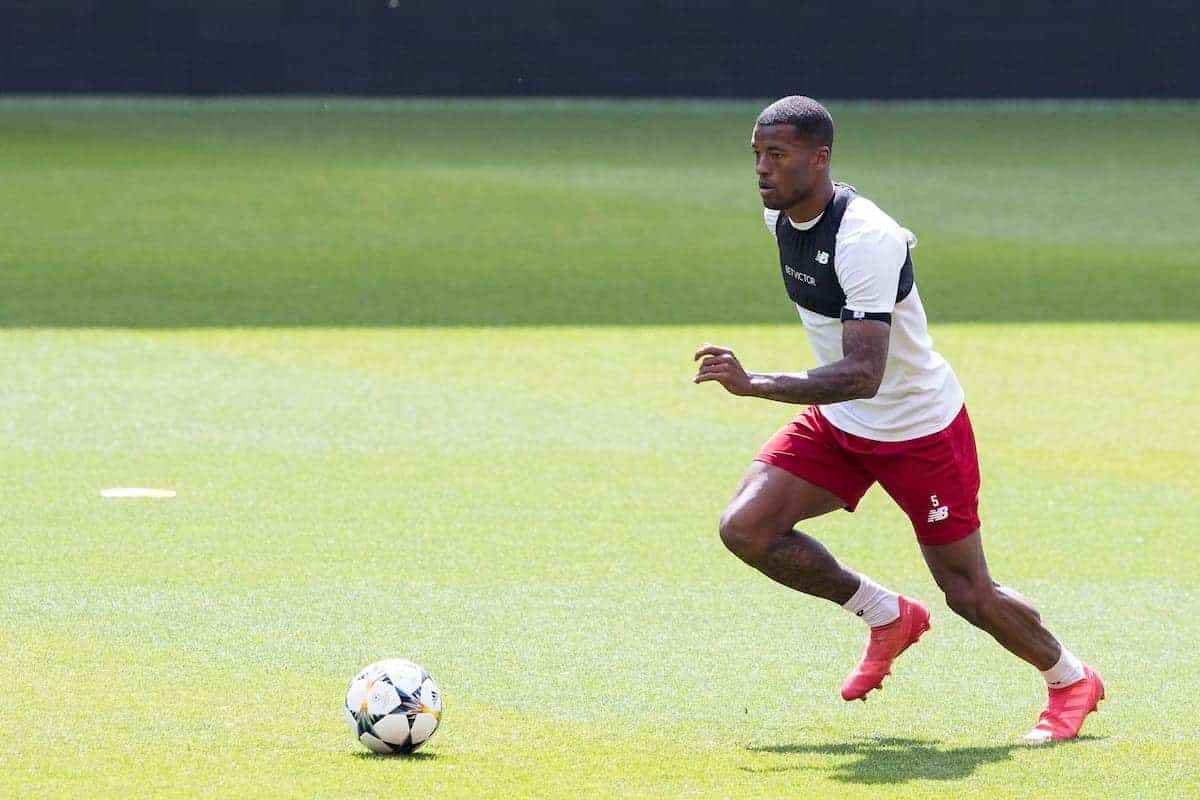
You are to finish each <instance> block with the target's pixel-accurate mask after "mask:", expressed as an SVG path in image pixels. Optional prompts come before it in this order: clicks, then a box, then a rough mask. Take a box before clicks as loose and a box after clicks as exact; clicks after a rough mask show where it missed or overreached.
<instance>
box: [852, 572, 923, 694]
mask: <svg viewBox="0 0 1200 800" xmlns="http://www.w3.org/2000/svg"><path fill="white" fill-rule="evenodd" d="M927 630H929V609H927V608H925V606H923V605H921V604H920V603H919V602H917V601H916V600H909V599H908V598H907V597H904V596H903V595H901V597H900V618H899V619H897V620H895V621H894V622H889V623H888V624H887V625H879V626H877V627H874V628H871V636H870V638H868V639H867V649H866V651H865V652H863V656H862V660H860V661H859V662H858V666H856V667H855V668H854V669H852V670H851V671H850V674H849V675H847V676H846V682H845V683H843V684H842V699H843V700H866V699H867V692H869V691H871V690H872V689H878V688H880V687H881V686H882V685H883V679H884V678H885V677H887V676H888V675H890V674H891V672H892V662H893V661H895V660H896V657H897V656H899V655H900V654H901V653H903V652H904V651H905V650H907V649H908V648H909V646H910V645H912V644H914V643H915V642H916V641H917V640H918V639H920V638H921V634H923V633H925V631H927Z"/></svg>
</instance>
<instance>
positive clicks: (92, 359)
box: [0, 99, 1200, 799]
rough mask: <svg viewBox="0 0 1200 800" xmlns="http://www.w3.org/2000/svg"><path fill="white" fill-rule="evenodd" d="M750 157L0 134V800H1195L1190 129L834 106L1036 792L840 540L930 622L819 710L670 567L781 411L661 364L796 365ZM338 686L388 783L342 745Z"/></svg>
mask: <svg viewBox="0 0 1200 800" xmlns="http://www.w3.org/2000/svg"><path fill="white" fill-rule="evenodd" d="M758 107H759V105H758V104H755V103H684V102H675V103H672V102H668V103H651V102H636V103H603V102H594V103H583V102H517V101H511V102H494V103H487V102H437V101H408V102H384V101H378V102H366V101H364V102H348V101H328V102H322V101H319V100H314V101H273V102H262V103H255V102H210V103H199V104H197V103H186V102H178V101H157V102H148V101H131V100H112V101H42V100H36V99H27V100H20V99H10V100H4V101H0V209H3V210H2V211H0V364H3V367H4V369H3V378H4V388H3V390H0V429H2V430H3V436H2V437H0V469H2V470H3V475H4V497H5V502H4V505H3V508H2V509H0V553H3V561H2V563H0V685H2V686H3V695H2V697H0V729H2V730H3V736H0V796H3V797H112V798H127V797H133V796H146V797H151V796H152V797H159V798H170V797H195V796H208V797H236V798H250V797H297V798H310V797H321V798H347V797H361V798H380V797H437V798H453V797H462V798H479V797H496V798H517V797H546V798H562V797H594V798H623V797H646V798H668V797H714V798H724V797H753V798H768V797H779V798H796V797H810V798H878V797H886V798H906V799H907V798H943V797H957V798H996V797H1005V798H1073V797H1079V798H1097V797H1104V798H1166V797H1170V798H1174V797H1196V796H1200V766H1198V762H1200V757H1198V755H1197V754H1198V752H1200V737H1198V735H1197V732H1196V718H1197V715H1198V713H1200V702H1198V701H1197V699H1196V698H1197V696H1200V677H1198V675H1197V668H1198V667H1200V660H1198V658H1200V657H1198V656H1197V653H1200V633H1198V632H1197V631H1198V627H1197V620H1198V619H1200V594H1197V590H1196V584H1197V577H1198V576H1200V558H1198V554H1197V550H1198V548H1197V545H1196V542H1197V535H1198V533H1197V532H1198V530H1200V502H1198V500H1200V497H1198V493H1197V486H1198V483H1200V481H1198V479H1197V467H1196V464H1197V462H1198V461H1200V433H1198V432H1200V401H1198V398H1200V357H1198V356H1197V353H1198V352H1200V226H1198V225H1197V220H1198V219H1200V171H1198V167H1197V165H1198V164H1200V138H1198V137H1197V136H1196V131H1197V130H1200V105H1197V104H1189V103H1164V104H1138V103H1130V104H1098V105H1088V104H1070V103H1066V104H1050V103H1030V104H1013V103H1007V104H1005V103H1001V104H943V105H938V104H920V103H915V104H854V103H841V104H838V103H835V104H832V110H833V112H834V115H835V117H836V119H837V120H838V123H839V134H838V141H837V145H836V148H835V152H834V163H835V167H836V170H835V173H836V175H837V177H839V178H840V179H842V180H848V181H850V182H852V183H854V184H856V185H857V186H858V187H859V189H860V190H861V191H863V192H864V193H866V194H867V195H868V196H871V197H872V198H874V199H876V200H877V201H878V202H879V203H880V204H881V205H882V206H883V207H884V208H885V209H886V210H888V211H889V212H890V213H892V214H893V215H894V216H895V217H897V218H898V219H899V220H901V221H902V222H903V223H905V224H906V225H908V226H909V227H911V228H912V229H913V230H915V231H916V232H917V234H918V236H920V238H921V244H920V246H919V247H918V249H917V250H916V252H915V254H914V257H915V264H916V276H917V281H918V285H919V286H920V289H921V293H922V296H923V298H924V299H925V303H926V307H927V310H928V312H929V315H930V318H931V323H932V332H933V336H934V340H935V343H936V346H937V347H938V349H939V350H941V351H942V352H943V353H944V354H945V355H947V356H948V357H949V358H950V359H951V361H952V363H953V364H954V365H955V368H956V369H957V371H958V373H959V376H960V378H961V379H962V381H963V383H964V385H965V387H966V391H967V395H968V403H969V405H970V408H971V412H972V417H973V420H974V422H975V426H976V434H977V436H978V439H979V447H980V455H981V461H982V467H983V478H984V483H983V492H982V515H983V519H984V536H985V542H986V543H987V546H988V548H989V556H990V562H991V566H992V569H993V572H994V573H995V575H996V576H997V577H998V578H999V579H1000V580H1003V581H1004V582H1006V583H1009V584H1011V585H1013V586H1014V587H1016V588H1018V589H1019V590H1021V591H1022V592H1023V593H1025V594H1026V595H1028V596H1029V597H1030V598H1031V599H1033V600H1034V601H1035V602H1036V603H1037V604H1038V605H1039V606H1040V608H1041V610H1042V612H1043V615H1044V616H1045V617H1046V619H1047V620H1048V622H1049V624H1050V625H1051V627H1052V628H1053V629H1054V630H1055V631H1056V632H1057V633H1058V634H1059V635H1060V636H1061V637H1062V638H1063V639H1064V640H1065V641H1066V643H1067V644H1068V645H1069V646H1070V647H1071V648H1072V649H1073V650H1075V652H1077V653H1079V654H1080V655H1081V656H1083V657H1084V658H1086V659H1087V660H1089V661H1091V662H1092V663H1093V664H1094V665H1095V666H1096V667H1097V668H1098V669H1099V670H1100V671H1101V673H1102V674H1103V675H1104V677H1105V679H1106V682H1107V684H1108V689H1109V700H1108V701H1107V702H1106V703H1105V704H1104V705H1103V706H1102V707H1101V713H1100V714H1099V715H1097V716H1094V717H1092V718H1091V720H1090V721H1089V723H1088V724H1087V726H1086V727H1085V729H1084V730H1085V734H1086V736H1085V737H1084V738H1083V739H1082V740H1081V741H1078V742H1075V743H1071V744H1068V745H1062V746H1056V747H1050V748H1043V749H1027V748H1024V747H1022V746H1021V745H1019V744H1018V738H1019V736H1020V734H1021V733H1023V732H1024V730H1026V729H1027V728H1028V726H1029V725H1031V724H1032V722H1033V721H1034V718H1035V716H1036V714H1037V711H1038V710H1039V708H1040V705H1041V702H1042V699H1043V688H1042V686H1041V681H1040V678H1039V676H1038V675H1037V673H1036V672H1034V671H1033V670H1032V669H1031V668H1029V667H1027V666H1025V665H1023V664H1021V663H1019V662H1017V661H1016V660H1015V659H1013V658H1012V657H1010V656H1008V655H1007V654H1006V653H1004V652H1003V651H1002V650H1001V649H1000V648H999V647H998V646H996V645H995V644H994V643H993V642H992V641H991V640H990V639H989V638H988V637H986V636H985V635H984V634H982V633H980V632H978V631H976V630H974V629H973V628H971V627H970V626H969V625H967V624H966V623H964V622H962V621H960V620H958V619H957V618H955V617H954V616H953V615H952V614H951V613H950V612H949V611H948V610H947V609H945V607H944V606H943V605H942V604H941V602H940V598H939V597H938V596H937V592H936V589H935V587H934V586H933V583H932V581H931V579H930V578H929V576H928V575H927V573H926V572H925V569H924V567H923V565H922V563H921V559H920V556H919V553H918V551H917V549H916V546H915V544H914V542H913V538H912V534H911V532H910V530H909V528H908V526H907V523H906V521H905V519H904V518H903V517H902V515H901V514H900V512H899V511H898V510H897V509H895V508H894V507H893V506H892V505H891V504H890V502H889V501H888V500H887V498H886V496H885V495H883V494H882V493H881V492H879V491H878V490H873V491H872V492H871V494H869V495H868V497H867V499H866V500H865V501H864V504H863V506H862V507H861V508H860V510H859V512H857V513H855V514H853V515H850V514H837V515H832V516H829V517H827V518H822V519H819V520H815V521H812V522H811V523H810V524H808V525H807V526H806V529H807V530H810V531H811V532H812V533H814V534H815V535H817V536H818V537H820V538H822V539H823V540H824V541H826V542H827V543H828V544H829V545H830V547H831V548H832V549H833V550H834V552H835V553H836V554H837V555H838V556H839V557H840V558H842V559H843V560H845V561H846V562H848V563H849V564H851V565H852V566H855V567H857V568H858V569H861V570H862V571H864V572H865V573H867V574H869V575H871V576H873V577H874V578H876V579H877V580H879V581H881V582H885V583H887V584H889V585H891V586H893V587H896V588H897V589H899V590H901V591H904V592H906V593H910V594H913V595H916V596H918V597H922V598H924V599H926V600H927V601H930V603H931V604H932V606H933V608H934V619H933V630H932V631H931V633H930V635H928V636H926V637H925V638H924V639H923V640H922V642H921V644H920V645H919V646H917V647H915V648H914V649H913V650H912V651H910V653H909V654H907V655H905V656H904V657H903V658H902V660H901V661H900V662H898V668H897V670H896V674H895V675H893V676H892V677H891V678H889V679H888V682H887V684H886V688H885V690H884V691H883V692H882V693H880V694H878V695H873V696H872V698H871V700H870V701H869V702H867V703H865V704H863V703H856V704H847V703H844V702H843V701H842V700H841V699H840V698H839V697H838V687H839V685H840V681H841V679H842V677H843V676H844V674H845V672H846V670H847V669H848V668H849V667H850V666H851V665H852V663H853V662H854V660H855V659H856V658H857V656H858V654H859V652H860V650H861V647H862V643H863V639H864V636H865V630H864V627H863V626H862V625H861V624H860V623H859V622H857V621H856V620H853V619H851V618H849V617H848V615H846V614H844V613H843V612H841V611H840V610H838V609H836V608H833V607H831V606H828V605H826V604H823V603H821V602H820V601H816V600H813V599H809V598H805V597H801V596H799V595H795V594H792V593H789V592H788V591H786V590H784V589H782V588H780V587H777V586H775V585H773V584H772V583H770V582H769V581H768V580H767V579H765V578H763V577H761V576H759V575H758V574H757V573H754V572H753V571H751V570H750V569H749V568H747V567H744V566H743V565H741V564H740V563H739V562H737V561H736V560H735V559H734V558H733V557H732V556H730V555H729V554H727V553H726V552H725V551H724V550H723V548H722V546H721V544H720V542H719V541H718V539H717V536H716V520H717V516H718V514H719V513H720V511H721V509H722V507H723V505H724V503H725V502H726V500H727V499H728V497H729V495H730V493H731V492H732V490H733V488H734V486H735V485H736V482H737V480H738V478H739V477H740V475H741V472H742V471H743V469H744V468H745V466H746V464H747V462H748V460H749V459H750V458H751V456H752V455H753V453H754V452H755V450H756V448H757V447H758V445H759V444H760V443H761V442H762V441H763V440H764V439H765V438H766V437H767V436H768V435H770V434H771V433H772V432H773V431H774V430H775V429H776V428H777V427H778V426H779V425H780V424H782V423H783V422H784V421H786V420H787V419H788V418H789V417H790V415H791V414H792V413H794V412H795V411H796V409H793V408H788V407H785V406H781V405H776V404H772V403H768V402H765V401H752V400H739V399H736V398H733V397H730V396H728V395H726V394H724V393H723V392H721V391H720V390H719V389H718V388H716V387H714V386H693V385H691V383H690V382H689V379H690V376H691V374H692V370H693V367H692V364H691V362H690V354H691V352H692V350H693V349H694V348H695V347H696V346H697V345H699V344H700V343H701V342H703V341H705V340H710V341H714V342H719V343H723V344H727V345H731V346H733V347H735V348H737V349H738V351H739V353H740V354H741V355H742V357H743V360H744V361H745V363H746V364H747V365H748V366H749V367H750V368H752V369H754V368H758V369H764V370H767V369H773V370H783V369H803V368H806V367H808V366H810V365H811V355H810V352H809V349H808V346H807V344H806V342H805V340H804V336H803V332H802V330H801V328H800V325H799V322H798V320H797V319H796V318H795V312H794V310H793V309H792V308H791V307H790V306H789V305H788V303H787V301H786V298H785V296H784V293H783V290H782V285H781V282H780V279H779V274H778V265H777V262H776V260H775V259H776V256H775V254H774V248H773V244H772V242H771V239H770V237H769V235H768V234H767V233H766V231H765V230H764V229H763V226H762V222H761V216H760V210H759V206H758V199H757V195H756V192H755V190H754V177H753V173H752V161H751V157H750V153H749V134H750V126H751V122H752V120H753V117H754V114H755V113H756V111H757V109H758ZM113 486H152V487H164V488H172V489H175V490H177V491H178V496H177V497H175V498H173V499H169V500H108V499H102V498H101V497H100V496H99V490H100V489H102V488H105V487H113ZM387 656H406V657H410V658H413V659H415V660H418V661H420V662H421V663H423V664H424V665H425V666H426V667H427V668H428V669H429V670H430V672H432V673H433V675H434V676H435V677H436V678H437V680H438V681H439V683H440V684H441V687H442V689H443V692H444V696H445V700H446V708H447V711H446V716H445V719H444V722H443V725H442V729H441V730H440V731H439V732H438V734H437V736H436V737H435V738H434V740H433V741H432V742H431V744H430V745H429V746H428V747H427V749H426V750H424V751H423V753H422V754H421V755H420V756H419V757H416V758H412V759H407V760H402V759H388V758H377V757H371V756H369V755H368V754H367V753H366V751H365V750H363V749H362V748H361V747H360V746H359V745H358V744H357V743H356V742H355V741H354V740H353V738H352V736H351V734H350V732H349V731H348V730H347V728H346V726H345V723H344V722H343V719H342V715H341V709H340V704H341V702H342V694H343V692H344V691H345V688H346V685H347V683H348V681H349V680H350V678H351V677H352V676H353V674H354V673H355V671H356V670H358V669H359V668H360V667H361V666H362V665H364V664H366V663H367V662H370V661H373V660H375V659H378V658H382V657H387Z"/></svg>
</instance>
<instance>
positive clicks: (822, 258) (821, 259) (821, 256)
mask: <svg viewBox="0 0 1200 800" xmlns="http://www.w3.org/2000/svg"><path fill="white" fill-rule="evenodd" d="M816 262H817V263H818V264H828V263H829V253H826V252H825V251H824V250H818V251H817V257H816Z"/></svg>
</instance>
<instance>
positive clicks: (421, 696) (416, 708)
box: [346, 658, 442, 753]
mask: <svg viewBox="0 0 1200 800" xmlns="http://www.w3.org/2000/svg"><path fill="white" fill-rule="evenodd" d="M441 719H442V693H441V692H439V691H438V687H437V684H436V683H434V682H433V678H431V677H430V676H429V673H428V672H426V671H425V670H424V668H422V667H421V666H420V665H419V664H414V663H413V662H411V661H408V660H407V659H403V658H389V659H385V660H383V661H376V662H375V663H374V664H371V665H370V666H368V667H366V668H365V669H363V671H362V672H360V673H359V674H358V675H357V676H356V677H355V678H354V680H352V681H351V682H350V688H349V689H348V690H347V691H346V721H347V722H348V723H350V729H351V730H353V731H354V735H355V736H356V737H357V738H358V740H359V741H360V742H362V743H363V745H364V746H365V747H366V748H367V749H368V750H371V751H372V752H375V753H411V752H413V751H414V750H416V749H417V748H418V747H420V746H421V745H423V744H425V742H427V741H429V737H431V736H433V733H434V731H436V730H437V727H438V723H439V722H441Z"/></svg>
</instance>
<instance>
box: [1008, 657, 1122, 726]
mask: <svg viewBox="0 0 1200 800" xmlns="http://www.w3.org/2000/svg"><path fill="white" fill-rule="evenodd" d="M1048 691H1049V692H1050V698H1049V699H1048V700H1047V701H1046V707H1045V708H1043V709H1042V713H1041V716H1039V717H1038V721H1037V725H1034V726H1033V730H1031V731H1030V732H1029V733H1027V734H1025V741H1026V743H1028V744H1043V743H1045V742H1052V741H1055V742H1057V741H1062V740H1064V739H1074V738H1075V737H1076V736H1078V735H1079V729H1080V728H1081V727H1083V720H1084V717H1086V716H1087V715H1088V714H1090V713H1092V712H1093V711H1095V710H1096V707H1097V706H1099V705H1100V701H1101V700H1103V699H1104V682H1103V681H1101V680H1100V676H1099V675H1097V674H1096V673H1095V672H1093V671H1092V668H1091V667H1089V666H1088V665H1087V664H1084V665H1083V680H1079V681H1075V682H1074V683H1072V684H1071V685H1070V686H1063V687H1062V688H1059V689H1049V690H1048Z"/></svg>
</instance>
